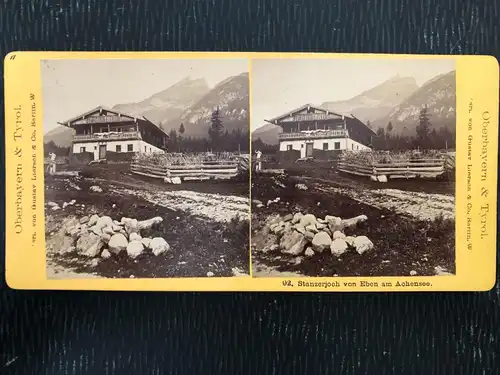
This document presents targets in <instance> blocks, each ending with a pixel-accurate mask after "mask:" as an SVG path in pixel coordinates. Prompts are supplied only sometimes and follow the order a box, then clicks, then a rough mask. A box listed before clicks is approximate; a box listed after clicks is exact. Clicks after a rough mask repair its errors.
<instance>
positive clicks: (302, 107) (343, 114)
mask: <svg viewBox="0 0 500 375" xmlns="http://www.w3.org/2000/svg"><path fill="white" fill-rule="evenodd" d="M306 108H313V109H315V110H318V111H322V112H324V113H326V114H332V115H336V116H341V117H342V118H344V117H347V118H350V119H353V120H357V121H359V122H360V123H362V124H363V125H364V126H366V128H367V129H370V128H369V127H368V126H367V125H366V124H365V123H364V122H363V121H361V120H360V119H358V118H357V117H356V116H354V115H353V114H352V113H349V114H347V113H340V112H335V111H331V110H329V109H326V108H322V107H319V106H317V105H313V104H311V103H307V104H304V105H303V106H301V107H298V108H295V109H292V110H291V111H288V112H286V113H283V114H282V115H280V116H277V117H274V118H272V119H270V120H264V121H266V122H268V123H270V124H274V125H276V124H277V121H279V120H281V119H283V118H286V117H289V116H293V115H294V114H296V113H297V112H300V111H303V110H304V109H306ZM370 131H371V132H373V133H374V134H375V131H374V130H373V129H370Z"/></svg>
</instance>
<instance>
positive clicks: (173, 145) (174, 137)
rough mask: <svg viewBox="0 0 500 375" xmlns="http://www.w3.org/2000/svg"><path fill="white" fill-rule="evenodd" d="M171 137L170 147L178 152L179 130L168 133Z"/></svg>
mask: <svg viewBox="0 0 500 375" xmlns="http://www.w3.org/2000/svg"><path fill="white" fill-rule="evenodd" d="M168 135H169V137H170V140H169V144H170V147H169V149H170V150H171V151H173V152H177V148H178V144H177V132H176V131H175V129H172V130H170V133H169V134H168Z"/></svg>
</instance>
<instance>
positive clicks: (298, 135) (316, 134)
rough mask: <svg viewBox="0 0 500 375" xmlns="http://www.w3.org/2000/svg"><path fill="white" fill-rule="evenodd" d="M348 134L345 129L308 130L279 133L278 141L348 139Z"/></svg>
mask: <svg viewBox="0 0 500 375" xmlns="http://www.w3.org/2000/svg"><path fill="white" fill-rule="evenodd" d="M348 136H349V133H348V131H347V130H346V129H340V130H310V131H307V130H306V131H302V132H295V133H280V134H279V139H280V140H290V139H319V138H335V137H348Z"/></svg>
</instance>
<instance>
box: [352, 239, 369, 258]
mask: <svg viewBox="0 0 500 375" xmlns="http://www.w3.org/2000/svg"><path fill="white" fill-rule="evenodd" d="M353 246H354V247H355V248H356V251H357V252H358V254H363V253H364V252H366V251H369V250H372V249H373V242H372V241H370V240H369V239H368V237H366V236H358V237H356V239H355V240H354V243H353Z"/></svg>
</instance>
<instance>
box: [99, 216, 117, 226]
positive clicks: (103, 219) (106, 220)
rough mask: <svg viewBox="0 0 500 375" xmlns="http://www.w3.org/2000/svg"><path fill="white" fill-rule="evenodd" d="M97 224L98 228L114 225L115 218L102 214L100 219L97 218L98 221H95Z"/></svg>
mask: <svg viewBox="0 0 500 375" xmlns="http://www.w3.org/2000/svg"><path fill="white" fill-rule="evenodd" d="M95 226H96V227H97V228H105V227H112V226H113V219H111V218H110V217H109V216H102V217H100V218H99V219H97V223H95Z"/></svg>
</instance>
